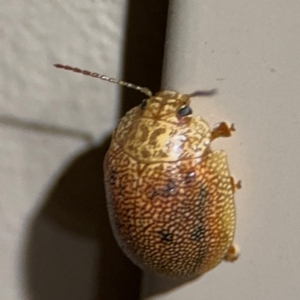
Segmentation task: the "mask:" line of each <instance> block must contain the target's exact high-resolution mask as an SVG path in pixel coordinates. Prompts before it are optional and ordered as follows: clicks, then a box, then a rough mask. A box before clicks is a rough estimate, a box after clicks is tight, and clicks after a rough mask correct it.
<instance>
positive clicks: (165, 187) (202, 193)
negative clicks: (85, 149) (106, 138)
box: [104, 92, 235, 276]
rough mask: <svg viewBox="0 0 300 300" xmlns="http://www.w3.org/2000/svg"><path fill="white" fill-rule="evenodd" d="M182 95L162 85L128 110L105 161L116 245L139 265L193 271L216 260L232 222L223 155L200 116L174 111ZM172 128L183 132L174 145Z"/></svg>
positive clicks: (230, 188)
mask: <svg viewBox="0 0 300 300" xmlns="http://www.w3.org/2000/svg"><path fill="white" fill-rule="evenodd" d="M171 96H172V98H171V99H169V98H170V97H171ZM164 97H165V98H164ZM166 98H168V99H166ZM180 101H181V102H182V103H181V102H180ZM186 103H189V102H188V99H186V98H183V99H182V98H181V95H179V94H174V93H172V92H164V94H159V95H157V96H156V97H152V98H150V99H149V100H148V103H147V106H146V109H145V110H144V111H142V110H141V108H140V107H136V108H134V109H133V110H131V111H130V112H129V113H128V114H127V115H126V116H125V117H124V118H123V120H122V121H121V123H120V125H119V127H118V128H117V130H116V133H115V135H114V138H113V140H112V143H111V146H110V149H109V151H108V153H107V155H106V158H105V163H104V169H105V178H106V179H105V181H106V182H105V183H106V191H107V200H108V209H109V214H110V220H111V224H112V227H113V231H114V234H115V237H116V239H117V241H118V243H119V245H120V246H121V248H122V249H123V250H124V252H125V253H126V254H127V255H128V256H129V257H130V258H131V259H132V261H133V262H135V263H136V264H137V265H139V266H140V267H142V268H148V269H152V270H154V271H156V272H157V273H160V274H165V275H171V276H185V275H196V274H198V275H200V274H203V273H204V272H206V271H208V270H210V269H211V268H213V267H214V266H216V265H217V264H218V263H220V261H221V260H222V259H223V258H224V257H225V255H226V252H227V251H228V249H229V247H230V246H231V245H232V241H233V237H234V230H235V207H234V200H233V193H234V189H233V186H232V180H231V177H230V174H229V170H228V164H227V158H226V155H225V153H224V152H223V151H211V150H210V148H209V142H210V139H209V137H210V130H209V128H208V126H207V124H206V123H205V122H204V121H203V120H202V119H201V118H192V117H183V118H179V117H178V115H177V112H178V110H179V109H180V108H181V107H182V105H183V104H186ZM141 126H147V128H148V129H149V131H148V132H147V130H145V129H141V128H144V127H141ZM146 132H147V133H148V136H147V137H146ZM191 133H193V136H190V135H191ZM178 135H179V136H181V135H182V137H181V138H179V139H183V138H184V137H186V140H185V141H183V142H179V143H178V147H177V148H176V147H175V146H174V144H172V143H174V139H176V137H178ZM144 141H145V142H144ZM149 141H152V143H155V145H154V146H153V147H151V145H149ZM155 141H156V142H155ZM168 142H169V143H170V144H172V146H170V144H168ZM147 143H148V144H147ZM164 143H165V144H166V145H165V147H162V145H163V144H164ZM194 143H195V145H194ZM157 145H160V148H159V149H155V146H157ZM199 148H201V149H200V150H199ZM174 149H175V150H176V151H175V150H174ZM195 149H196V150H195ZM174 151H175V152H176V153H175V154H174ZM176 157H177V159H174V158H176Z"/></svg>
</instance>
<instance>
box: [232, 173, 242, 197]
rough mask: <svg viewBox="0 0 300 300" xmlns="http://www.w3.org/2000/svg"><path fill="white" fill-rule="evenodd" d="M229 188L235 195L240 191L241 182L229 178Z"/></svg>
mask: <svg viewBox="0 0 300 300" xmlns="http://www.w3.org/2000/svg"><path fill="white" fill-rule="evenodd" d="M230 180H231V186H232V188H233V192H234V193H235V192H236V191H237V190H240V189H241V188H242V181H241V180H239V181H238V182H236V181H235V179H234V178H233V177H232V176H231V177H230Z"/></svg>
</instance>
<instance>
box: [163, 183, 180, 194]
mask: <svg viewBox="0 0 300 300" xmlns="http://www.w3.org/2000/svg"><path fill="white" fill-rule="evenodd" d="M176 193H177V187H176V184H175V182H173V181H169V182H168V183H167V184H166V186H165V187H164V189H163V190H162V196H163V197H169V196H173V195H175V194H176Z"/></svg>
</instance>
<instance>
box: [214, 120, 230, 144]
mask: <svg viewBox="0 0 300 300" xmlns="http://www.w3.org/2000/svg"><path fill="white" fill-rule="evenodd" d="M233 131H235V128H234V124H231V125H230V126H229V125H228V124H227V123H226V122H221V123H218V124H216V125H215V127H214V128H213V130H212V132H211V141H213V140H215V139H216V138H219V137H229V136H231V135H232V134H231V133H232V132H233Z"/></svg>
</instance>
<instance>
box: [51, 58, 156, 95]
mask: <svg viewBox="0 0 300 300" xmlns="http://www.w3.org/2000/svg"><path fill="white" fill-rule="evenodd" d="M54 67H56V68H59V69H65V70H68V71H72V72H75V73H81V74H83V75H87V76H91V77H94V78H98V79H102V80H105V81H109V82H112V83H117V84H120V85H122V86H125V87H128V88H131V89H134V90H137V91H140V92H141V93H144V94H145V95H147V96H148V97H151V96H152V92H151V91H150V90H149V89H148V88H146V87H141V86H138V85H135V84H132V83H129V82H125V81H123V80H117V79H114V78H110V77H108V76H106V75H101V74H98V73H93V72H90V71H87V70H81V69H78V68H74V67H70V66H67V65H61V64H54Z"/></svg>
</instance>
